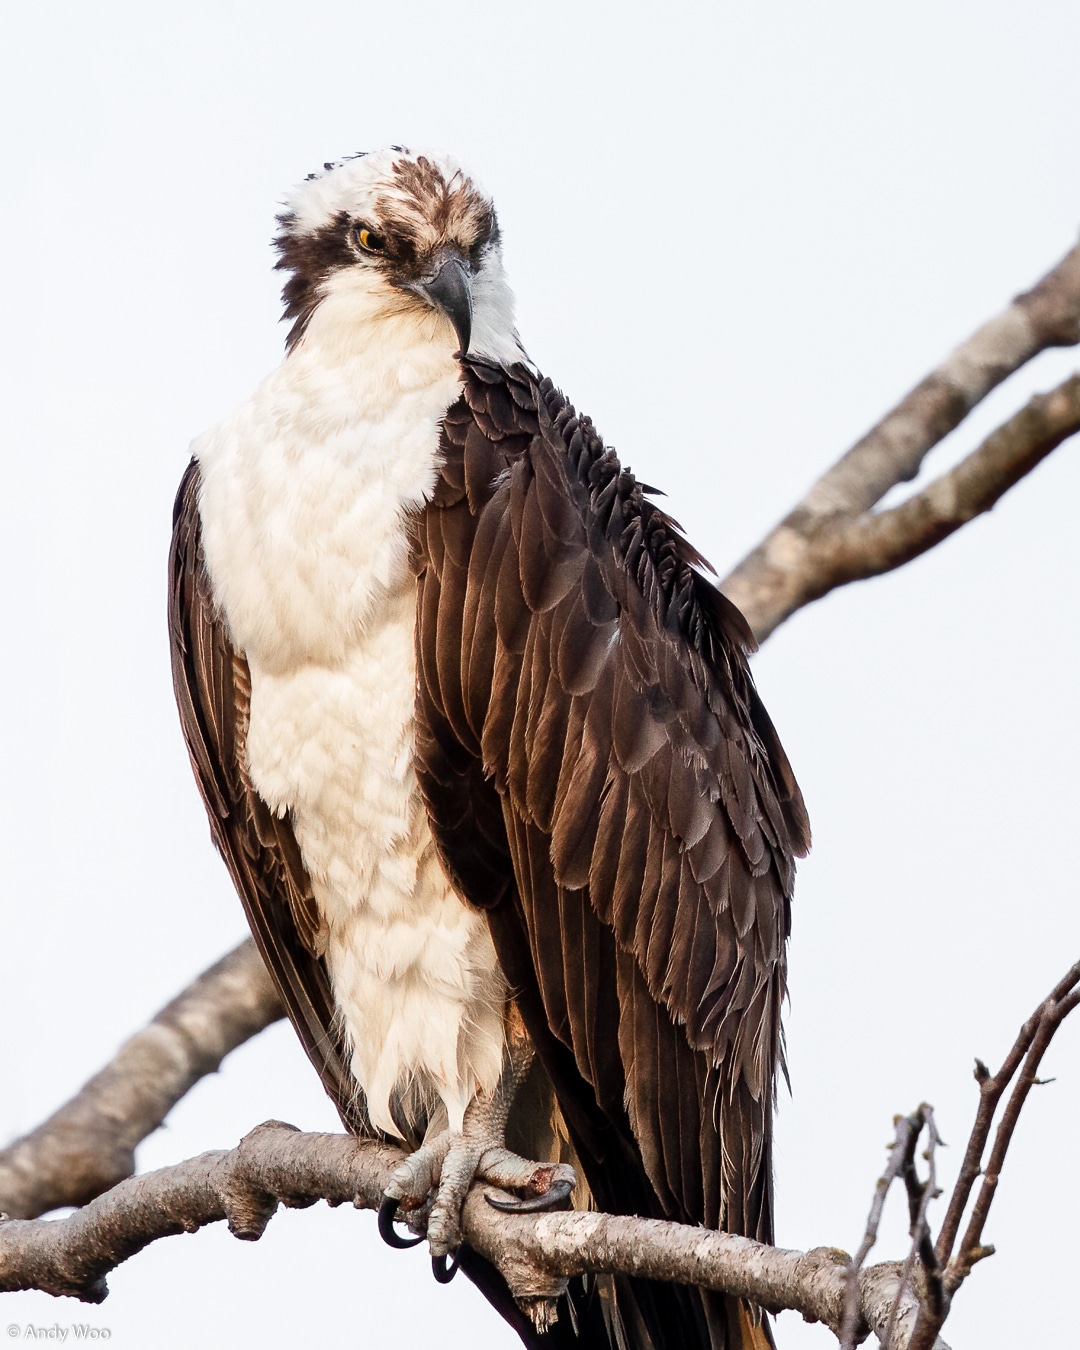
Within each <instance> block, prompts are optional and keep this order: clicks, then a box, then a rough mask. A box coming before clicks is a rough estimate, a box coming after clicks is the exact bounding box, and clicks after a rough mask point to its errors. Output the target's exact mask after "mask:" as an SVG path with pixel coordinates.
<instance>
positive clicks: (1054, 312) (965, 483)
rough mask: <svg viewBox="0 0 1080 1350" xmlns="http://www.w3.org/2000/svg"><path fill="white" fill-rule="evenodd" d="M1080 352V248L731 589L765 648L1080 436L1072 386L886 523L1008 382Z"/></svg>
mask: <svg viewBox="0 0 1080 1350" xmlns="http://www.w3.org/2000/svg"><path fill="white" fill-rule="evenodd" d="M1078 342H1080V245H1078V246H1077V247H1076V248H1073V249H1071V250H1070V251H1069V252H1068V253H1067V254H1066V255H1065V257H1064V258H1063V259H1062V260H1061V262H1060V263H1058V265H1057V266H1056V267H1055V268H1053V269H1052V270H1051V271H1050V272H1048V273H1047V275H1046V276H1045V277H1043V279H1042V280H1041V281H1040V282H1039V283H1038V285H1037V286H1035V287H1034V288H1033V289H1032V290H1030V291H1027V292H1026V293H1025V294H1024V295H1020V296H1018V297H1017V298H1016V299H1015V300H1014V301H1013V302H1012V304H1011V305H1009V307H1008V308H1007V309H1006V310H1005V311H1004V312H1003V313H1001V314H999V315H998V316H997V317H996V318H994V319H991V320H990V321H989V322H988V323H985V324H983V326H982V327H981V328H980V329H979V330H978V331H977V332H976V333H975V334H973V336H972V337H970V338H968V340H967V341H966V342H963V343H961V345H960V346H959V347H957V348H956V350H955V351H954V352H953V353H952V354H951V355H950V356H949V357H948V358H947V359H946V360H945V361H944V362H943V363H942V364H941V365H940V366H939V367H938V368H937V370H935V371H932V372H931V373H930V374H929V375H928V376H927V377H926V378H925V379H924V380H923V381H921V383H920V384H918V385H917V386H916V387H915V388H914V389H913V390H912V391H911V392H910V393H909V394H908V395H907V396H906V397H905V398H903V399H901V401H900V402H899V403H898V404H897V406H896V407H895V408H893V409H892V411H891V412H889V413H887V414H886V416H885V417H884V418H882V420H881V421H880V422H879V423H878V424H877V426H875V427H874V428H873V429H872V430H871V431H869V432H868V433H867V434H866V435H865V436H864V437H863V438H862V439H861V440H860V441H859V442H858V443H857V444H856V445H854V446H852V448H851V449H850V450H849V451H848V452H847V453H846V454H845V455H843V456H842V457H841V458H840V459H839V460H838V461H837V463H836V464H834V465H833V467H832V468H831V469H829V470H827V472H825V473H824V474H822V476H821V477H820V478H819V479H818V480H817V482H816V483H815V484H814V485H813V487H811V489H810V490H809V492H808V493H807V494H806V495H805V496H804V497H803V499H802V500H801V501H800V502H799V503H798V504H797V505H796V506H795V507H794V509H793V510H792V511H791V512H789V514H788V515H787V516H786V517H785V518H784V519H783V520H782V521H781V522H780V524H779V525H777V526H776V528H775V529H773V530H772V531H770V533H769V534H768V535H767V536H766V537H765V539H763V540H762V542H761V543H760V544H759V545H758V546H757V547H756V548H755V549H753V550H752V551H751V552H750V553H749V554H747V556H746V557H745V558H744V559H743V560H742V562H740V563H739V565H738V566H737V567H736V568H735V569H734V571H733V572H732V573H731V574H730V576H728V577H727V578H726V580H725V581H724V582H723V583H722V588H723V590H724V592H725V594H727V595H728V596H729V597H730V598H731V599H732V600H734V602H735V603H736V604H737V605H738V606H739V608H740V609H741V610H742V611H743V613H744V614H745V615H746V617H747V619H749V621H750V626H751V627H752V628H753V630H754V632H755V633H756V634H757V637H758V640H759V641H763V640H764V639H765V638H766V637H768V635H769V634H770V633H771V632H773V631H774V629H776V628H777V627H778V626H779V625H780V624H781V623H783V622H784V620H785V619H787V618H789V617H790V616H791V615H792V614H794V613H795V611H796V610H798V609H801V608H802V607H803V606H804V605H808V604H810V603H811V602H812V601H814V600H817V599H820V598H821V596H823V595H826V594H828V592H829V591H832V590H835V589H836V587H838V586H843V585H846V584H847V583H848V582H852V581H859V580H863V579H865V578H867V577H871V576H878V575H880V574H881V573H883V572H888V571H891V570H893V569H894V568H896V567H899V566H901V565H902V564H903V563H906V562H910V561H911V559H912V558H915V557H917V556H918V555H919V554H920V553H925V552H926V550H927V549H929V548H932V547H933V546H934V545H935V544H938V543H940V542H941V541H942V539H945V538H947V537H948V535H950V534H952V533H953V531H955V530H957V529H959V528H960V526H961V525H964V524H966V523H967V522H968V521H969V520H972V519H974V517H975V516H977V515H979V514H981V513H982V512H983V511H988V510H989V509H990V508H991V507H992V506H993V505H994V503H995V502H996V501H997V500H998V498H999V497H1001V496H1002V494H1003V493H1004V492H1006V491H1007V490H1008V489H1009V488H1010V487H1012V486H1013V485H1014V484H1015V483H1017V482H1018V481H1019V480H1020V479H1021V478H1022V477H1023V476H1024V475H1025V474H1027V473H1029V472H1030V471H1031V470H1032V469H1033V468H1034V467H1035V465H1036V464H1038V463H1039V462H1040V460H1042V459H1044V458H1045V457H1046V455H1048V454H1049V453H1050V451H1051V450H1053V449H1054V448H1055V447H1056V446H1058V445H1060V444H1061V442H1062V441H1063V440H1065V439H1067V438H1068V437H1069V436H1071V435H1073V434H1074V433H1075V432H1077V431H1078V430H1080V389H1078V387H1077V380H1076V379H1073V380H1067V381H1066V382H1065V383H1064V384H1062V385H1061V386H1059V387H1058V388H1057V389H1055V390H1054V391H1053V392H1052V393H1049V394H1045V395H1041V396H1039V397H1037V398H1034V399H1032V401H1031V402H1030V403H1029V404H1028V406H1027V407H1026V408H1024V409H1022V410H1021V411H1020V412H1019V413H1017V414H1016V415H1015V416H1014V417H1012V418H1011V419H1010V420H1009V421H1008V422H1007V423H1005V425H1004V426H1002V427H1000V428H999V429H998V430H997V431H996V432H994V433H993V434H992V435H991V436H990V437H988V438H987V440H986V441H985V442H984V443H983V445H982V446H980V447H979V449H978V450H976V451H974V452H973V453H972V454H970V455H969V456H968V457H967V458H966V459H965V460H964V461H963V462H962V463H961V464H960V465H958V466H957V467H956V468H955V469H953V470H951V471H950V472H949V473H946V474H944V475H943V476H942V477H941V478H939V479H937V480H936V481H934V482H932V483H930V485H929V486H928V487H927V488H925V489H924V490H923V491H921V492H919V493H917V494H916V495H915V496H913V497H911V498H910V499H909V500H908V501H906V502H904V503H903V504H902V505H900V506H898V507H896V508H894V509H892V510H890V511H885V512H881V513H880V514H875V513H874V512H873V511H872V508H873V507H874V506H875V505H876V504H877V503H878V502H879V501H880V500H881V498H882V497H883V496H884V495H885V493H886V492H888V491H889V489H890V488H893V487H895V486H896V485H897V484H898V483H905V482H909V481H910V480H911V479H912V478H914V477H915V476H916V474H917V473H918V472H919V469H920V468H921V467H922V463H923V461H924V459H925V458H926V456H927V454H928V453H929V452H930V450H932V449H933V447H934V446H935V445H937V444H938V442H939V441H941V440H942V439H943V438H944V437H945V436H946V435H948V433H949V432H950V431H952V430H953V429H954V428H955V427H957V426H959V424H960V423H961V422H962V421H963V419H964V418H965V417H966V416H967V415H968V413H969V412H970V411H971V409H972V408H974V407H975V406H976V405H977V404H978V403H980V402H981V401H982V400H983V399H984V398H985V397H986V395H987V394H988V393H989V392H990V391H991V390H992V389H994V388H995V387H996V386H997V385H998V384H1000V383H1001V381H1002V380H1004V379H1005V378H1006V377H1007V376H1009V375H1011V374H1012V373H1013V372H1014V371H1016V370H1019V369H1020V367H1021V366H1023V365H1025V364H1026V363H1027V362H1028V361H1030V360H1031V358H1032V357H1033V356H1037V355H1038V354H1039V353H1040V352H1042V351H1045V350H1046V349H1047V348H1048V347H1064V346H1073V345H1075V344H1076V343H1078Z"/></svg>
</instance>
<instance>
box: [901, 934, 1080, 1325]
mask: <svg viewBox="0 0 1080 1350" xmlns="http://www.w3.org/2000/svg"><path fill="white" fill-rule="evenodd" d="M1078 986H1080V961H1078V962H1077V963H1076V965H1074V966H1073V967H1072V969H1071V970H1069V971H1068V973H1067V974H1066V975H1065V976H1064V977H1063V978H1062V979H1061V980H1060V981H1059V982H1058V983H1057V985H1055V987H1054V988H1053V990H1051V992H1050V994H1049V995H1048V997H1047V998H1045V999H1044V1000H1043V1001H1042V1003H1040V1004H1039V1006H1038V1007H1037V1008H1036V1009H1035V1011H1034V1013H1033V1014H1032V1015H1031V1017H1029V1018H1028V1020H1027V1021H1026V1022H1025V1023H1024V1025H1023V1027H1022V1028H1021V1029H1020V1034H1019V1036H1017V1038H1016V1041H1015V1043H1014V1045H1013V1047H1012V1049H1011V1050H1010V1051H1009V1053H1008V1055H1007V1056H1006V1058H1005V1062H1004V1064H1003V1065H1002V1066H1001V1068H1000V1069H999V1070H998V1072H997V1073H996V1074H993V1075H991V1073H990V1071H989V1070H988V1069H987V1067H986V1065H985V1064H983V1063H982V1061H981V1060H976V1061H975V1079H976V1082H977V1083H978V1084H979V1109H978V1111H977V1113H976V1116H975V1124H974V1126H973V1127H972V1130H971V1135H970V1138H969V1139H968V1144H967V1148H966V1149H965V1151H964V1160H963V1163H962V1164H961V1167H960V1175H959V1176H958V1177H957V1181H956V1186H955V1187H954V1189H953V1193H952V1197H951V1199H950V1201H949V1207H948V1210H947V1211H946V1214H945V1221H944V1223H943V1224H942V1227H941V1233H940V1235H939V1236H938V1240H937V1246H936V1250H935V1260H936V1264H937V1266H938V1267H939V1268H944V1279H943V1297H942V1298H941V1299H940V1301H939V1302H938V1303H937V1304H936V1305H934V1304H931V1303H930V1302H927V1303H926V1304H925V1305H924V1306H923V1308H922V1310H921V1311H920V1313H919V1318H918V1321H917V1324H916V1326H915V1328H914V1331H913V1333H912V1338H911V1350H929V1347H931V1346H932V1345H933V1344H934V1338H935V1336H936V1335H937V1332H938V1330H939V1329H940V1328H941V1325H942V1323H943V1322H944V1321H945V1318H946V1317H947V1316H948V1312H949V1307H950V1304H951V1301H952V1297H953V1295H954V1294H955V1293H956V1291H957V1289H959V1287H960V1286H961V1284H963V1282H964V1280H966V1279H967V1277H968V1276H969V1275H970V1274H971V1271H972V1268H973V1267H974V1266H975V1264H976V1263H977V1262H979V1261H982V1260H984V1259H985V1258H986V1257H988V1256H992V1255H993V1254H994V1248H993V1247H991V1246H984V1245H983V1240H982V1235H983V1228H984V1226H985V1224H986V1219H987V1216H988V1215H989V1213H990V1206H991V1204H992V1203H993V1200H994V1195H995V1194H996V1192H997V1185H998V1180H999V1178H1000V1176H1001V1168H1002V1165H1003V1164H1004V1162H1005V1154H1006V1153H1007V1151H1008V1148H1009V1144H1010V1143H1011V1142H1012V1137H1013V1131H1014V1130H1015V1129H1016V1122H1017V1121H1018V1120H1019V1118H1020V1112H1021V1110H1022V1108H1023V1106H1024V1103H1025V1101H1026V1100H1027V1096H1028V1093H1029V1092H1030V1091H1031V1089H1032V1088H1033V1087H1034V1086H1035V1085H1036V1084H1037V1083H1038V1082H1039V1078H1038V1076H1037V1075H1038V1068H1039V1064H1040V1063H1041V1061H1042V1057H1043V1055H1044V1054H1045V1053H1046V1049H1047V1047H1048V1046H1049V1044H1050V1042H1051V1040H1052V1039H1053V1037H1054V1034H1055V1033H1056V1031H1057V1029H1058V1027H1060V1026H1061V1023H1062V1022H1063V1021H1064V1020H1065V1018H1066V1017H1068V1015H1069V1013H1071V1012H1072V1011H1073V1009H1074V1008H1076V1006H1077V1005H1078V1004H1080V988H1078ZM1021 1064H1022V1066H1023V1067H1022V1068H1021ZM1018 1069H1020V1070H1021V1072H1020V1076H1019V1078H1017V1080H1016V1083H1015V1084H1014V1085H1013V1089H1012V1092H1011V1093H1010V1094H1009V1099H1008V1101H1007V1102H1006V1104H1005V1110H1004V1111H1003V1112H1002V1116H1001V1120H1000V1121H999V1123H998V1127H997V1130H996V1132H995V1135H994V1143H993V1147H992V1148H991V1150H990V1157H989V1158H988V1159H987V1162H986V1166H985V1167H983V1165H982V1157H983V1153H984V1152H985V1150H986V1145H987V1143H988V1141H989V1138H990V1131H991V1129H992V1128H993V1124H994V1118H995V1116H996V1114H997V1108H998V1105H999V1103H1000V1101H1001V1098H1002V1096H1003V1095H1004V1093H1005V1090H1006V1089H1007V1088H1008V1086H1009V1084H1010V1083H1011V1082H1012V1080H1013V1078H1014V1076H1015V1075H1016V1072H1017V1070H1018ZM980 1174H981V1175H982V1179H983V1181H982V1185H981V1186H980V1187H979V1193H978V1195H977V1196H976V1199H975V1204H974V1206H973V1208H972V1212H971V1217H970V1219H969V1221H968V1226H967V1230H966V1231H965V1233H964V1237H963V1240H962V1241H961V1243H960V1250H959V1251H958V1252H957V1253H956V1255H955V1256H954V1255H953V1248H954V1246H955V1243H956V1238H957V1235H958V1233H959V1232H960V1224H961V1221H962V1219H963V1217H964V1212H965V1210H966V1208H967V1204H968V1200H969V1199H970V1196H971V1192H972V1188H973V1187H974V1185H975V1182H976V1180H977V1179H978V1177H979V1176H980Z"/></svg>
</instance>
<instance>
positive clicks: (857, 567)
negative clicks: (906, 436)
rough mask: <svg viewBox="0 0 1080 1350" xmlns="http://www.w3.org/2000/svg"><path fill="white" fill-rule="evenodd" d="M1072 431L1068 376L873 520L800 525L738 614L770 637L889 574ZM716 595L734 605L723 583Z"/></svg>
mask: <svg viewBox="0 0 1080 1350" xmlns="http://www.w3.org/2000/svg"><path fill="white" fill-rule="evenodd" d="M1078 431H1080V375H1073V376H1072V377H1071V378H1070V379H1068V380H1066V381H1065V382H1064V384H1061V385H1059V386H1058V387H1057V388H1056V389H1054V390H1052V391H1051V392H1050V393H1048V394H1037V395H1036V396H1035V397H1034V398H1033V399H1032V400H1031V401H1030V402H1029V403H1028V404H1027V406H1026V407H1024V408H1022V409H1021V410H1020V411H1019V412H1018V413H1016V415H1015V416H1013V417H1011V418H1010V419H1009V421H1008V422H1006V423H1005V425H1004V426H1001V427H999V428H998V429H997V430H996V431H994V432H992V433H991V434H990V436H988V437H987V439H986V440H985V441H984V442H983V443H982V445H980V446H979V448H978V449H977V450H975V451H973V452H972V453H971V454H970V455H968V457H967V458H966V459H964V460H962V461H961V462H960V463H959V464H957V465H956V467H955V468H953V469H951V470H949V472H948V473H945V474H943V475H942V476H941V477H940V478H938V479H935V481H934V482H932V483H930V484H929V485H928V486H927V487H926V488H925V489H924V490H923V491H922V492H918V493H916V494H915V495H914V496H912V497H909V498H908V500H907V501H906V502H904V503H903V504H902V505H900V506H897V507H894V508H893V509H892V510H889V511H882V512H880V513H874V512H869V511H868V512H865V513H863V514H861V515H858V516H854V517H850V518H848V517H837V516H831V517H820V518H818V519H816V520H814V521H806V522H804V523H803V525H802V527H801V530H800V532H799V534H798V537H797V540H796V539H787V540H786V541H785V544H784V547H785V549H786V550H787V556H786V560H785V567H784V569H783V574H782V575H780V574H779V573H778V572H777V569H776V567H775V565H773V566H772V567H771V573H770V575H771V577H772V581H771V583H768V584H767V589H766V592H765V594H764V596H763V597H762V596H761V595H758V596H757V597H756V598H755V597H754V596H753V595H748V596H746V597H744V603H743V604H742V605H741V606H740V607H741V608H743V610H744V612H746V613H747V616H748V618H750V620H751V623H752V624H753V625H754V628H755V631H756V632H758V633H759V634H760V633H761V632H762V627H763V626H764V629H765V631H766V632H771V631H772V630H773V629H774V628H775V627H776V626H777V624H779V623H780V622H781V621H782V620H783V619H785V618H787V617H788V616H789V615H790V614H791V613H793V612H794V610H796V609H800V608H802V607H803V606H804V605H807V604H809V603H810V602H811V601H813V600H817V599H820V598H821V596H823V595H827V594H828V592H829V591H832V590H835V589H836V588H837V587H838V586H844V585H846V584H847V583H848V582H852V581H862V580H865V579H866V578H867V577H872V576H879V575H880V574H881V573H883V572H891V571H892V570H893V569H894V568H897V567H900V566H902V565H903V564H904V563H907V562H910V561H911V560H912V559H913V558H917V557H918V556H919V555H920V554H921V553H925V552H926V551H927V550H928V549H931V548H933V547H934V545H935V544H940V543H941V541H942V540H943V539H947V538H948V536H949V535H950V534H952V533H954V532H955V531H956V530H958V529H959V528H960V527H961V525H966V524H967V523H968V521H970V520H973V519H974V518H975V517H976V516H978V515H981V514H982V513H983V512H984V511H989V510H990V509H991V507H993V506H994V504H995V503H996V502H997V501H998V499H999V498H1000V497H1001V496H1003V495H1004V493H1005V492H1007V491H1008V489H1009V488H1011V487H1012V486H1013V485H1014V484H1015V483H1018V482H1019V481H1020V479H1021V478H1023V477H1024V475H1025V474H1027V473H1030V471H1031V470H1032V469H1033V468H1034V467H1035V465H1036V464H1038V463H1040V462H1041V461H1042V460H1043V459H1045V458H1046V456H1047V455H1048V454H1049V453H1050V452H1051V451H1052V450H1054V449H1056V448H1057V446H1059V445H1060V444H1061V442H1062V441H1064V440H1066V439H1067V438H1068V437H1070V436H1072V435H1074V434H1075V433H1076V432H1078ZM781 528H784V527H781ZM741 566H742V565H741V564H740V567H741ZM732 575H733V576H735V575H736V574H735V573H733V574H732ZM758 584H760V583H754V582H751V585H758ZM724 589H725V591H727V593H728V594H731V595H732V598H734V594H733V592H732V590H731V588H729V586H728V583H727V582H725V583H724ZM770 606H774V607H776V608H775V610H774V612H773V613H769V612H768V610H769V607H770Z"/></svg>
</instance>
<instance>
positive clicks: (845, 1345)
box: [840, 1116, 922, 1350]
mask: <svg viewBox="0 0 1080 1350" xmlns="http://www.w3.org/2000/svg"><path fill="white" fill-rule="evenodd" d="M921 1128H922V1122H921V1120H919V1119H917V1118H916V1117H914V1116H898V1117H897V1120H896V1137H895V1138H894V1139H893V1142H892V1145H891V1146H890V1148H889V1161H888V1162H887V1163H886V1165H885V1171H884V1172H883V1173H882V1174H881V1176H880V1177H879V1178H878V1180H877V1184H876V1185H875V1187H874V1199H873V1202H872V1204H871V1206H870V1215H869V1217H868V1219H867V1221H866V1232H865V1234H864V1235H863V1240H862V1242H861V1243H860V1244H859V1250H858V1251H857V1252H856V1253H855V1255H854V1257H853V1258H852V1260H851V1262H850V1264H849V1265H848V1270H847V1277H846V1280H845V1286H844V1316H843V1320H842V1323H841V1328H840V1350H855V1345H856V1344H857V1341H858V1333H859V1329H860V1328H859V1273H860V1272H861V1270H862V1268H863V1263H864V1262H865V1261H866V1258H867V1256H869V1254H870V1249H871V1247H873V1245H874V1243H875V1242H876V1241H877V1235H878V1228H879V1226H880V1224H881V1215H882V1212H883V1211H884V1209H885V1198H886V1196H887V1195H888V1194H889V1188H890V1187H891V1186H892V1184H893V1182H894V1181H895V1180H896V1178H897V1177H898V1176H900V1175H901V1174H902V1173H903V1171H904V1169H905V1167H907V1166H910V1165H911V1164H912V1160H913V1159H914V1157H915V1144H916V1142H917V1140H918V1138H919V1130H920V1129H921Z"/></svg>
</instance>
